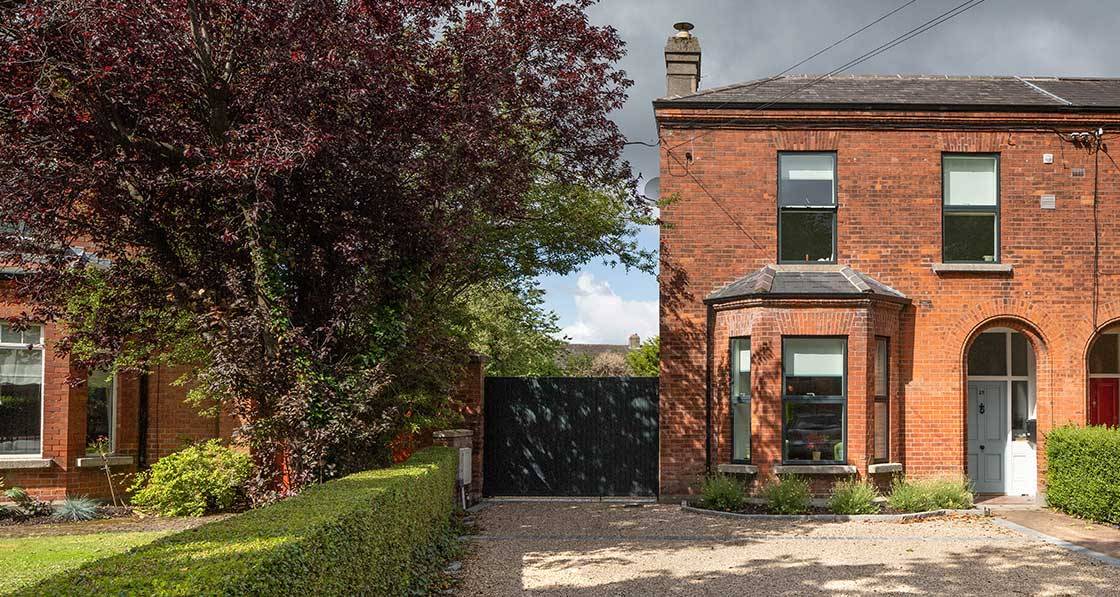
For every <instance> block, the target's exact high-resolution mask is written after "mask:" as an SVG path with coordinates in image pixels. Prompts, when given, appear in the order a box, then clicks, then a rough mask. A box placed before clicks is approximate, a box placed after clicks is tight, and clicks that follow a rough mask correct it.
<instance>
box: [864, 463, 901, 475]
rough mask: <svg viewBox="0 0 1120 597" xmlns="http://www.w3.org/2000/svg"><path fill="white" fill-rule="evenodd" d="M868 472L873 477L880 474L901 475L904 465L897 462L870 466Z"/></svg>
mask: <svg viewBox="0 0 1120 597" xmlns="http://www.w3.org/2000/svg"><path fill="white" fill-rule="evenodd" d="M867 472H868V474H871V475H874V474H878V473H901V472H902V465H901V464H899V463H897V462H882V463H879V464H871V465H868V467H867Z"/></svg>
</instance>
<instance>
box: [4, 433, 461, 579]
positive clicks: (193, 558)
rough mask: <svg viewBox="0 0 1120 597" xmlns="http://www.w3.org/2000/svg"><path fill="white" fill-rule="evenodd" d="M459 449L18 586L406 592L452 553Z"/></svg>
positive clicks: (428, 452)
mask: <svg viewBox="0 0 1120 597" xmlns="http://www.w3.org/2000/svg"><path fill="white" fill-rule="evenodd" d="M457 461H458V454H457V453H456V451H455V450H452V449H448V448H439V447H437V448H428V449H425V450H421V451H419V452H417V453H416V454H414V455H413V456H412V458H410V459H409V460H408V461H407V462H405V463H403V464H400V465H397V466H394V467H392V468H386V469H379V470H373V471H366V472H362V473H357V474H354V475H350V476H348V477H343V478H341V479H335V480H334V481H330V482H327V483H324V484H322V485H316V486H312V487H309V488H307V489H306V490H304V491H303V493H301V494H299V495H297V496H295V497H292V498H289V499H286V500H282V501H279V502H276V503H273V504H270V505H268V506H264V507H261V508H257V509H255V510H250V511H248V512H245V513H242V514H239V515H237V516H233V517H230V518H227V519H224V520H219V521H215V522H211V523H208V524H205V525H202V526H200V527H197V528H195V529H191V530H188V531H183V532H180V533H176V534H174V535H171V536H169V537H165V538H163V539H160V540H157V541H155V542H153V543H149V544H147V545H144V546H142V547H139V548H136V549H134V550H132V551H130V552H127V553H123V554H119V555H115V556H112V557H109V558H105V559H102V560H98V561H96V562H92V563H90V564H87V565H85V566H84V567H82V568H79V569H77V570H72V571H70V572H67V573H64V574H62V575H59V576H55V577H52V578H50V579H47V580H46V581H43V582H41V583H39V584H38V585H35V586H32V587H28V588H26V589H24V590H23V591H22V592H21V593H17V595H20V594H22V595H28V596H32V595H152V594H157V595H406V594H426V593H427V587H426V586H424V583H425V581H427V580H428V579H430V578H433V577H434V576H435V575H437V574H438V572H439V571H440V570H442V567H443V565H444V562H443V560H442V558H441V556H442V555H443V554H444V553H446V551H445V548H446V546H447V544H448V543H449V542H450V541H449V539H448V535H449V533H451V529H452V527H451V524H450V519H451V513H452V509H453V507H454V506H453V500H452V496H453V494H454V488H455V469H456V465H457Z"/></svg>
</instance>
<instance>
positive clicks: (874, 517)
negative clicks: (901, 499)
mask: <svg viewBox="0 0 1120 597" xmlns="http://www.w3.org/2000/svg"><path fill="white" fill-rule="evenodd" d="M681 510H683V511H685V512H692V513H693V514H700V515H703V516H719V517H723V518H738V519H740V520H789V521H817V522H857V521H866V522H910V521H915V520H924V519H927V518H935V517H939V516H990V514H989V513H988V512H986V511H984V510H980V509H978V508H973V509H970V510H930V511H928V512H910V513H906V514H740V513H738V512H720V511H718V510H708V509H705V508H696V507H694V506H689V505H688V502H681Z"/></svg>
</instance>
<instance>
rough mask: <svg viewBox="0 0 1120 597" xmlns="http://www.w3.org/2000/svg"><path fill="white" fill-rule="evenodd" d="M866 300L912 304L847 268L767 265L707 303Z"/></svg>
mask: <svg viewBox="0 0 1120 597" xmlns="http://www.w3.org/2000/svg"><path fill="white" fill-rule="evenodd" d="M767 297H769V298H865V297H875V298H880V299H885V300H889V301H894V302H903V303H909V302H910V299H908V298H906V295H904V294H902V293H901V292H899V291H897V290H895V289H894V288H891V287H890V286H887V285H886V284H883V283H882V282H880V281H878V280H876V279H875V278H872V277H871V276H868V275H867V274H864V273H862V272H858V271H856V270H854V269H852V268H850V267H848V266H846V265H831V264H830V265H820V264H782V265H767V266H764V267H762V268H761V269H758V270H755V271H753V272H751V273H749V274H747V275H746V276H743V277H742V278H739V279H738V280H735V281H734V282H732V283H730V284H728V285H727V286H724V287H723V288H720V289H719V290H717V291H715V292H713V293H711V294H709V295H708V296H707V298H705V299H704V302H706V303H722V302H727V301H731V300H738V299H745V298H767Z"/></svg>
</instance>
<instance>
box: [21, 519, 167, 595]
mask: <svg viewBox="0 0 1120 597" xmlns="http://www.w3.org/2000/svg"><path fill="white" fill-rule="evenodd" d="M168 533H169V531H144V532H123V533H95V534H90V535H46V536H34V537H14V538H10V537H0V594H4V593H9V592H11V591H15V590H17V589H19V588H21V587H26V586H28V585H31V584H32V583H35V582H37V581H40V580H42V579H44V578H46V577H48V576H52V575H54V574H58V573H59V572H62V571H65V570H70V569H72V568H77V567H78V566H81V565H82V564H84V563H86V562H89V561H92V560H97V559H101V558H104V557H108V556H111V555H114V554H118V553H120V552H122V551H125V550H127V549H128V548H130V547H135V546H137V545H143V544H145V543H150V542H151V541H154V540H155V539H157V538H159V537H162V536H164V535H167V534H168Z"/></svg>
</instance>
